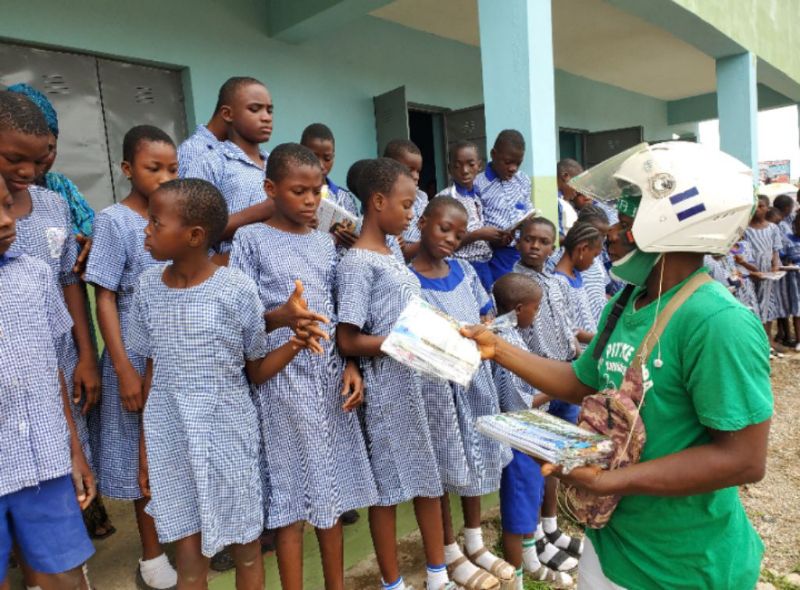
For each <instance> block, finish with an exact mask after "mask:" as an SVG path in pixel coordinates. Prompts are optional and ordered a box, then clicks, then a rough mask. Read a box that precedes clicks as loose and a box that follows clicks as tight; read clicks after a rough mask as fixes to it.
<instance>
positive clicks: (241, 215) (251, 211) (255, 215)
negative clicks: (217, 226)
mask: <svg viewBox="0 0 800 590" xmlns="http://www.w3.org/2000/svg"><path fill="white" fill-rule="evenodd" d="M274 212H275V203H274V202H273V201H272V199H265V200H263V201H261V202H260V203H256V204H255V205H251V206H250V207H248V208H247V209H242V210H241V211H238V212H237V213H233V214H232V215H230V216H229V217H228V225H226V226H225V231H224V232H222V239H223V240H230V239H232V238H233V234H235V233H236V230H237V229H239V228H240V227H242V226H245V225H250V224H251V223H259V222H260V221H266V220H267V219H269V218H270V217H272V214H273V213H274Z"/></svg>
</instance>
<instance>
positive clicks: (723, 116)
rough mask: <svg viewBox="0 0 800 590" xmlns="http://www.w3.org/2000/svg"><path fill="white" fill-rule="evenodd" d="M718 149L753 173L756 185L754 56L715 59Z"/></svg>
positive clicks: (756, 142)
mask: <svg viewBox="0 0 800 590" xmlns="http://www.w3.org/2000/svg"><path fill="white" fill-rule="evenodd" d="M717 112H718V114H719V147H720V149H722V150H723V151H725V152H727V153H729V154H730V155H732V156H734V157H736V158H739V159H740V160H741V161H742V162H744V163H745V164H747V165H748V166H750V167H751V168H752V169H753V179H754V181H755V182H756V183H758V127H757V125H758V87H757V80H756V56H755V55H754V54H752V53H750V52H746V53H740V54H738V55H731V56H728V57H721V58H719V59H717Z"/></svg>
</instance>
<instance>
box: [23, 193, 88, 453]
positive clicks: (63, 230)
mask: <svg viewBox="0 0 800 590" xmlns="http://www.w3.org/2000/svg"><path fill="white" fill-rule="evenodd" d="M28 192H29V193H30V195H31V202H32V204H33V209H32V210H31V213H30V215H28V216H26V217H20V218H19V219H17V238H16V240H15V241H14V243H13V244H12V245H11V248H10V249H9V253H11V254H12V255H18V254H27V255H29V256H33V257H34V258H38V259H39V260H41V261H42V262H45V263H47V265H48V266H49V267H50V269H51V271H52V275H51V276H52V277H54V278H55V279H56V280H57V284H58V285H60V286H61V287H62V288H63V287H66V286H67V285H74V284H75V283H77V282H78V275H76V274H75V273H74V272H72V267H73V266H75V261H76V259H77V258H78V242H76V241H75V236H74V235H73V233H72V214H71V213H70V210H69V206H68V205H67V202H66V201H65V200H64V198H63V197H62V196H61V195H59V194H58V193H56V192H53V191H51V190H49V189H46V188H43V187H40V186H37V185H31V186H30V187H29V188H28ZM61 300H62V301H64V295H63V293H61ZM58 356H59V363H60V365H61V368H62V370H63V371H64V379H65V380H66V382H67V392H68V393H69V396H70V399H72V394H73V391H74V388H75V387H74V386H75V384H74V382H73V376H74V374H75V365H77V364H78V349H77V346H76V345H75V339H74V338H73V336H72V334H71V333H69V334H65V335H64V336H63V337H62V338H60V339H59V341H58ZM82 405H83V402H82V401H81V403H79V404H77V405H76V404H72V403H71V404H70V409H71V410H72V418H73V420H74V421H75V428H76V429H77V431H78V439H79V440H80V442H81V447H82V448H83V452H84V454H85V455H86V459H87V460H88V461H89V464H90V465H92V464H93V462H92V451H91V446H90V444H89V429H88V428H87V426H86V416H84V415H83V414H81V406H82Z"/></svg>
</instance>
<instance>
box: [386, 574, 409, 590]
mask: <svg viewBox="0 0 800 590" xmlns="http://www.w3.org/2000/svg"><path fill="white" fill-rule="evenodd" d="M381 585H382V586H383V588H384V590H406V583H405V580H403V576H400V577H399V578H397V579H396V580H395V581H394V582H392V583H391V584H387V583H386V582H384V581H383V579H381Z"/></svg>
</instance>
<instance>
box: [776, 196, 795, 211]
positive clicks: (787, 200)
mask: <svg viewBox="0 0 800 590" xmlns="http://www.w3.org/2000/svg"><path fill="white" fill-rule="evenodd" d="M794 203H795V200H794V199H793V198H792V197H790V196H789V195H778V196H777V197H775V200H774V201H773V202H772V206H773V207H776V208H778V209H780V210H781V211H783V210H785V209H789V210H791V209H792V208H793V207H794Z"/></svg>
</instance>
